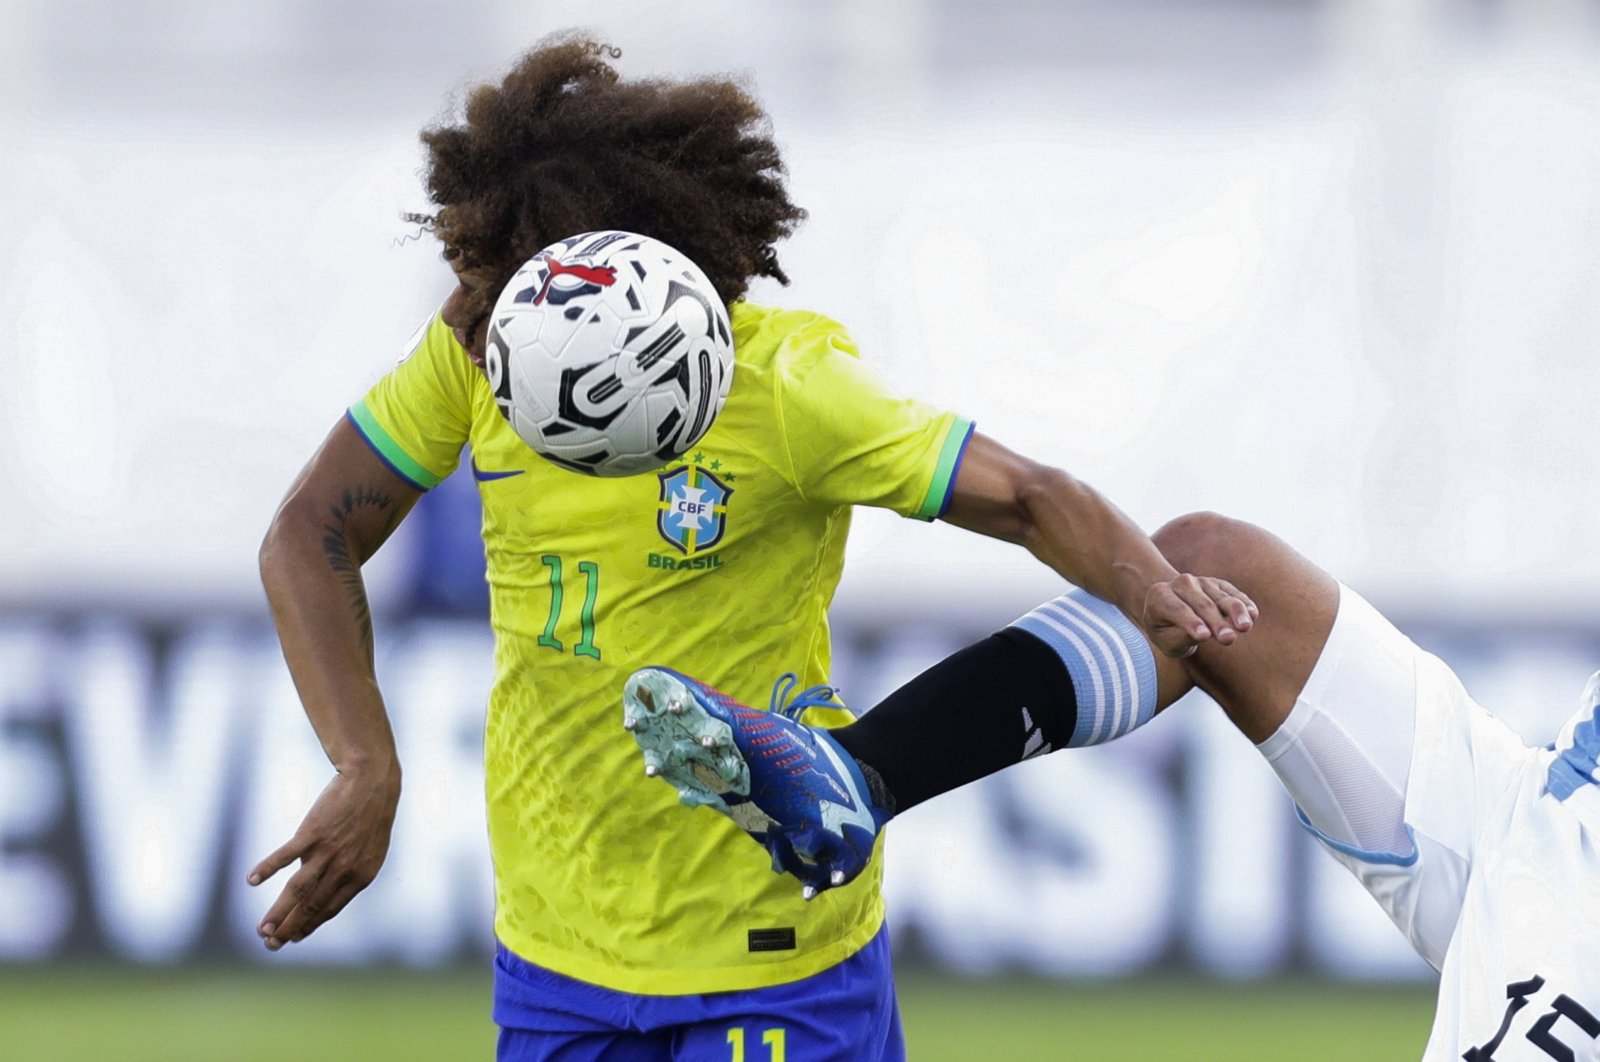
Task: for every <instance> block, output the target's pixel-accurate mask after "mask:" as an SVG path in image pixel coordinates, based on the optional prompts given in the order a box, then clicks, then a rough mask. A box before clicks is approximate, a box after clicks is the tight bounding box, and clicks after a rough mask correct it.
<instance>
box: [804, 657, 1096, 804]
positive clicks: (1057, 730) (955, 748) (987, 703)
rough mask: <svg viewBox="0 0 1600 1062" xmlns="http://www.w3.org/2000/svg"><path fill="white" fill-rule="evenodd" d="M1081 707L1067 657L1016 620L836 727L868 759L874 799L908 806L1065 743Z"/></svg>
mask: <svg viewBox="0 0 1600 1062" xmlns="http://www.w3.org/2000/svg"><path fill="white" fill-rule="evenodd" d="M1077 716H1078V704H1077V698H1076V697H1075V696H1074V695H1073V691H1072V679H1071V677H1070V676H1069V675H1068V674H1067V668H1066V665H1065V664H1063V663H1062V662H1061V658H1060V657H1059V656H1058V655H1057V654H1056V653H1055V652H1054V651H1052V650H1051V649H1050V647H1049V646H1047V645H1045V644H1044V643H1043V642H1042V641H1040V640H1039V639H1038V638H1035V637H1034V636H1033V635H1031V634H1029V633H1028V632H1027V631H1023V630H1019V629H1017V628H1015V627H1007V628H1006V629H1005V630H1002V631H1000V632H998V633H997V634H992V635H990V636H989V637H988V638H985V639H984V640H983V641H981V642H979V643H977V644H976V645H971V646H968V647H967V648H965V649H963V650H961V651H960V652H959V653H957V654H955V655H954V656H952V657H949V658H947V659H945V660H943V661H942V662H940V663H938V664H935V665H934V666H933V667H931V668H929V669H928V670H927V671H924V672H923V673H922V674H920V675H918V676H917V677H916V678H914V679H912V680H911V681H910V682H908V683H906V684H905V685H904V686H901V687H900V688H899V689H898V690H895V691H894V692H893V693H891V694H890V695H889V696H888V697H887V698H885V699H884V700H883V701H882V702H881V703H880V704H879V705H878V706H877V707H876V708H873V709H872V710H871V711H869V712H867V713H866V714H865V715H864V716H862V717H861V718H860V719H859V720H857V721H856V722H855V723H853V724H851V725H850V726H846V727H841V728H839V729H838V730H833V731H830V732H829V733H830V734H831V735H832V736H833V737H834V738H835V739H836V740H837V741H838V742H839V744H840V745H841V746H842V747H843V748H844V750H845V751H846V752H848V753H850V755H852V756H854V757H855V759H856V762H857V763H859V764H860V765H861V767H862V773H863V774H864V775H865V776H866V779H867V784H868V786H869V788H871V789H872V790H873V793H872V797H873V799H874V800H876V801H877V802H878V804H879V805H880V806H881V807H883V808H884V810H886V811H889V812H891V813H899V812H902V811H905V810H906V809H907V808H911V807H915V806H916V805H918V804H920V803H922V802H923V801H924V800H927V799H929V798H930V797H935V796H938V795H939V794H940V793H945V792H948V791H950V790H952V789H956V788H959V787H960V786H963V785H966V784H967V783H968V782H973V781H976V780H978V779H979V778H982V777H984V776H985V775H990V774H993V773H994V772H996V771H998V770H1001V769H1003V768H1006V767H1009V766H1011V765H1012V764H1014V763H1020V762H1021V761H1023V760H1025V759H1028V758H1029V757H1030V756H1035V755H1038V754H1040V753H1042V752H1047V751H1050V750H1053V749H1059V748H1064V747H1065V746H1066V744H1067V741H1068V739H1069V738H1071V737H1072V728H1073V726H1074V725H1076V723H1077Z"/></svg>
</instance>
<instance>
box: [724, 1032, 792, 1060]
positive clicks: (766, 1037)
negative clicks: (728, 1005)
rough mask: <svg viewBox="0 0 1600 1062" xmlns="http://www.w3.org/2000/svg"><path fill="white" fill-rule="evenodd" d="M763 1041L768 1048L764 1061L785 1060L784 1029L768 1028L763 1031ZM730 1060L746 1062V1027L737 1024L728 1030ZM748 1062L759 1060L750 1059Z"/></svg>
mask: <svg viewBox="0 0 1600 1062" xmlns="http://www.w3.org/2000/svg"><path fill="white" fill-rule="evenodd" d="M761 1042H762V1044H764V1045H765V1046H766V1048H767V1057H766V1059H765V1060H764V1062H784V1056H785V1052H784V1030H783V1029H767V1030H764V1031H763V1032H762V1033H761ZM728 1050H729V1056H728V1058H729V1062H746V1059H745V1053H744V1028H743V1027H742V1026H738V1025H735V1026H734V1027H733V1028H731V1029H729V1030H728ZM748 1062H757V1060H756V1059H753V1058H752V1059H749V1060H748Z"/></svg>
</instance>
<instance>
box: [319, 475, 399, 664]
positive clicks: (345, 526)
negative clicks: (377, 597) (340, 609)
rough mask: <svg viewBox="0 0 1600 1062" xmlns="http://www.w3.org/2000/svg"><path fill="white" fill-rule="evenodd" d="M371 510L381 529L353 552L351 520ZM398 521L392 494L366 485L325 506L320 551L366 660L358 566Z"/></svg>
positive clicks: (367, 620)
mask: <svg viewBox="0 0 1600 1062" xmlns="http://www.w3.org/2000/svg"><path fill="white" fill-rule="evenodd" d="M373 513H376V514H377V515H379V516H380V517H381V518H382V520H383V525H382V529H381V532H380V533H379V535H378V537H377V539H376V541H374V542H372V543H371V546H370V548H369V549H367V550H366V551H365V552H364V553H362V554H360V555H357V552H356V546H357V544H356V543H352V542H351V540H350V531H351V523H352V521H356V520H357V519H358V518H359V517H361V516H364V515H368V514H373ZM399 520H400V510H399V507H398V506H397V505H396V504H395V499H394V495H392V494H389V493H387V492H385V491H381V490H373V489H371V488H368V487H355V488H352V489H350V490H347V491H345V492H344V494H343V496H342V497H341V498H340V499H339V504H337V505H333V506H330V507H329V509H328V520H327V522H326V523H324V524H323V525H322V552H323V553H324V554H326V555H327V558H328V566H329V567H330V568H332V569H333V572H334V575H336V576H337V577H338V579H339V584H340V585H341V586H343V587H344V591H345V596H346V598H347V599H348V601H349V604H350V616H351V618H352V619H353V620H355V622H356V627H357V629H358V630H359V631H360V632H361V644H362V646H363V647H364V648H365V649H366V653H367V660H368V661H369V662H370V661H371V660H372V655H373V649H372V610H371V608H369V607H368V605H367V588H366V584H365V583H363V582H362V580H361V565H362V563H363V562H365V561H366V559H367V557H368V556H371V552H372V550H375V549H377V548H378V545H379V544H381V543H382V542H383V540H384V539H386V538H388V537H389V533H390V532H391V531H393V530H394V528H395V525H396V524H397V523H398V522H399Z"/></svg>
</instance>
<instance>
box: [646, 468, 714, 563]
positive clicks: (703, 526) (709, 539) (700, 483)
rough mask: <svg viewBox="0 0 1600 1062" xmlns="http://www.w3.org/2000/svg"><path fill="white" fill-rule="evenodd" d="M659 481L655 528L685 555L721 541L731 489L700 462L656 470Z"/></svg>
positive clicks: (701, 551)
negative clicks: (659, 489)
mask: <svg viewBox="0 0 1600 1062" xmlns="http://www.w3.org/2000/svg"><path fill="white" fill-rule="evenodd" d="M656 476H657V478H659V479H660V480H661V500H660V501H659V502H658V503H657V510H658V511H657V513H656V529H657V530H659V531H660V532H661V537H662V538H664V539H666V540H667V541H668V542H670V543H672V544H673V545H674V546H676V547H677V548H678V549H679V550H680V551H681V552H683V553H684V555H686V556H690V557H692V556H694V555H695V554H697V553H703V552H705V551H706V550H708V549H710V548H711V547H712V546H715V545H716V544H717V543H718V542H721V541H722V535H723V533H724V532H725V531H726V530H727V529H728V498H729V497H730V496H731V495H732V494H733V488H732V487H730V486H728V485H727V484H726V483H724V482H722V480H720V479H718V478H717V477H716V476H715V475H713V474H712V473H711V472H710V471H709V470H708V469H705V468H702V467H701V466H699V465H683V466H681V467H679V468H669V469H667V470H666V471H665V472H658V473H656Z"/></svg>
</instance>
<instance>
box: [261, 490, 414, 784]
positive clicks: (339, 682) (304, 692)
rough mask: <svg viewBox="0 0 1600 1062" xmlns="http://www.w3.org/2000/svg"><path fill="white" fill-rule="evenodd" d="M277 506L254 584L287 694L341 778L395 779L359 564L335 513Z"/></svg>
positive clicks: (357, 554) (396, 765)
mask: <svg viewBox="0 0 1600 1062" xmlns="http://www.w3.org/2000/svg"><path fill="white" fill-rule="evenodd" d="M306 508H308V507H297V506H295V505H293V504H292V503H286V504H285V506H284V508H283V509H281V510H280V511H279V513H278V515H277V517H276V518H275V519H274V521H273V525H272V528H271V530H270V531H268V533H267V537H266V540H265V541H264V542H263V543H262V547H261V580H262V584H263V585H264V586H265V588H266V591H267V600H268V602H269V603H270V605H271V608H272V621H273V624H274V625H275V626H276V627H277V631H278V639H279V641H280V642H281V643H282V645H283V656H284V660H285V661H286V662H287V663H288V665H289V672H290V674H291V676H293V678H294V683H295V688H296V690H297V691H298V692H299V694H300V700H301V703H302V704H303V705H304V706H305V710H306V715H307V717H308V718H309V719H310V720H311V724H312V726H313V727H314V728H315V730H316V732H317V737H318V739H319V740H321V742H322V747H323V749H324V750H325V751H326V752H327V754H328V759H329V760H330V761H331V762H332V763H333V765H334V766H335V767H336V768H337V769H338V770H339V771H340V772H341V773H344V774H352V773H364V774H365V773H370V774H372V775H374V776H376V777H390V778H393V779H394V780H396V781H397V780H398V776H399V761H398V758H397V756H396V753H395V745H394V735H393V732H392V730H391V729H390V726H389V718H388V714H387V712H386V711H385V709H384V704H383V697H382V695H381V694H380V693H379V690H378V684H377V680H376V678H375V676H374V672H373V647H372V613H371V610H370V608H369V606H368V604H367V594H366V586H365V584H364V582H363V581H362V578H361V568H360V561H361V560H362V559H364V557H362V556H361V554H360V552H359V551H358V549H357V547H356V545H355V544H354V543H353V542H352V541H351V540H350V538H349V537H348V534H347V528H345V527H343V526H341V523H340V520H339V516H338V511H337V510H336V509H335V510H333V511H331V512H328V513H323V514H314V513H312V512H308V511H306Z"/></svg>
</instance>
